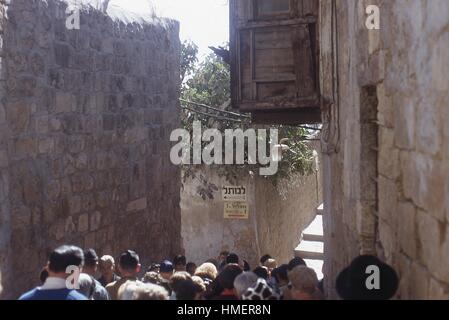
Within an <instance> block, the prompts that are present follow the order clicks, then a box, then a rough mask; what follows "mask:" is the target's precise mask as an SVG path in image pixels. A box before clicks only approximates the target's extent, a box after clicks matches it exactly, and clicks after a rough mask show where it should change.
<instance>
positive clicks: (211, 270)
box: [195, 262, 218, 280]
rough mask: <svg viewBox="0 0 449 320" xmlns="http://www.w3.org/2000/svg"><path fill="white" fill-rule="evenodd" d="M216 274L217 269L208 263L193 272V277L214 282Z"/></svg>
mask: <svg viewBox="0 0 449 320" xmlns="http://www.w3.org/2000/svg"><path fill="white" fill-rule="evenodd" d="M217 274H218V271H217V267H216V266H215V265H214V264H213V263H210V262H205V263H203V264H202V265H200V266H199V267H198V268H196V270H195V275H196V276H198V277H201V278H202V279H205V278H207V279H210V280H215V278H216V277H217Z"/></svg>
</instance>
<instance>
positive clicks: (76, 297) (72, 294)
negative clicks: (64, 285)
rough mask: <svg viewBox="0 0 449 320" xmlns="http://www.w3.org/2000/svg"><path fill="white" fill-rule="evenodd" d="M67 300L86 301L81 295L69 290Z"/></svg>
mask: <svg viewBox="0 0 449 320" xmlns="http://www.w3.org/2000/svg"><path fill="white" fill-rule="evenodd" d="M67 300H88V299H87V298H86V297H85V296H84V295H83V294H81V293H79V292H78V291H76V290H70V292H69V293H68V294H67Z"/></svg>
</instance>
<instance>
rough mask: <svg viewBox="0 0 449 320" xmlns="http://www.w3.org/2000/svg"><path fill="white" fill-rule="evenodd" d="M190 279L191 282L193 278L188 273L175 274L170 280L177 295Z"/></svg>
mask: <svg viewBox="0 0 449 320" xmlns="http://www.w3.org/2000/svg"><path fill="white" fill-rule="evenodd" d="M189 279H190V280H191V279H192V276H191V275H190V274H189V273H188V272H187V271H180V272H175V273H174V274H173V276H172V277H171V278H170V287H171V288H172V290H173V291H174V292H175V293H176V292H178V290H179V286H180V284H181V283H182V282H183V281H185V280H189Z"/></svg>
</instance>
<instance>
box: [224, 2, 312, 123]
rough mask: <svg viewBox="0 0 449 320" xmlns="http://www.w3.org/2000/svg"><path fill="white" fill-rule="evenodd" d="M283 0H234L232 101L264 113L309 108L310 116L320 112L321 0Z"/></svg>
mask: <svg viewBox="0 0 449 320" xmlns="http://www.w3.org/2000/svg"><path fill="white" fill-rule="evenodd" d="M271 1H278V0H271ZM279 1H283V2H282V3H279V2H278V3H276V5H274V4H273V3H271V4H270V0H231V2H230V10H231V12H230V14H231V42H230V50H231V70H232V71H231V79H232V80H231V81H232V84H231V88H232V102H233V106H234V107H236V108H238V109H240V110H241V111H245V112H254V113H257V112H264V113H265V114H268V113H273V112H280V111H282V114H286V113H285V111H286V110H289V111H290V112H292V113H297V112H298V111H300V110H307V114H308V116H307V118H308V119H309V120H308V122H311V121H310V114H311V110H312V113H313V114H318V115H319V114H320V112H319V100H320V99H319V96H320V94H319V87H318V52H317V42H318V39H317V32H316V30H317V25H316V23H317V11H318V7H317V5H315V4H317V1H315V0H279ZM286 2H288V5H287V4H286ZM261 6H263V9H261ZM286 8H288V10H286ZM270 9H273V11H270ZM276 10H278V11H276ZM313 109H315V110H316V111H315V112H313ZM318 118H319V116H318ZM318 118H317V117H315V119H317V120H319V119H318ZM312 122H313V121H312ZM315 122H316V121H315Z"/></svg>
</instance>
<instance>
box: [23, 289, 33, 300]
mask: <svg viewBox="0 0 449 320" xmlns="http://www.w3.org/2000/svg"><path fill="white" fill-rule="evenodd" d="M36 292H37V288H34V289H32V290H30V291H28V292H25V293H24V294H22V295H21V296H20V298H19V300H31V299H33V298H34V296H35V295H36Z"/></svg>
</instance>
